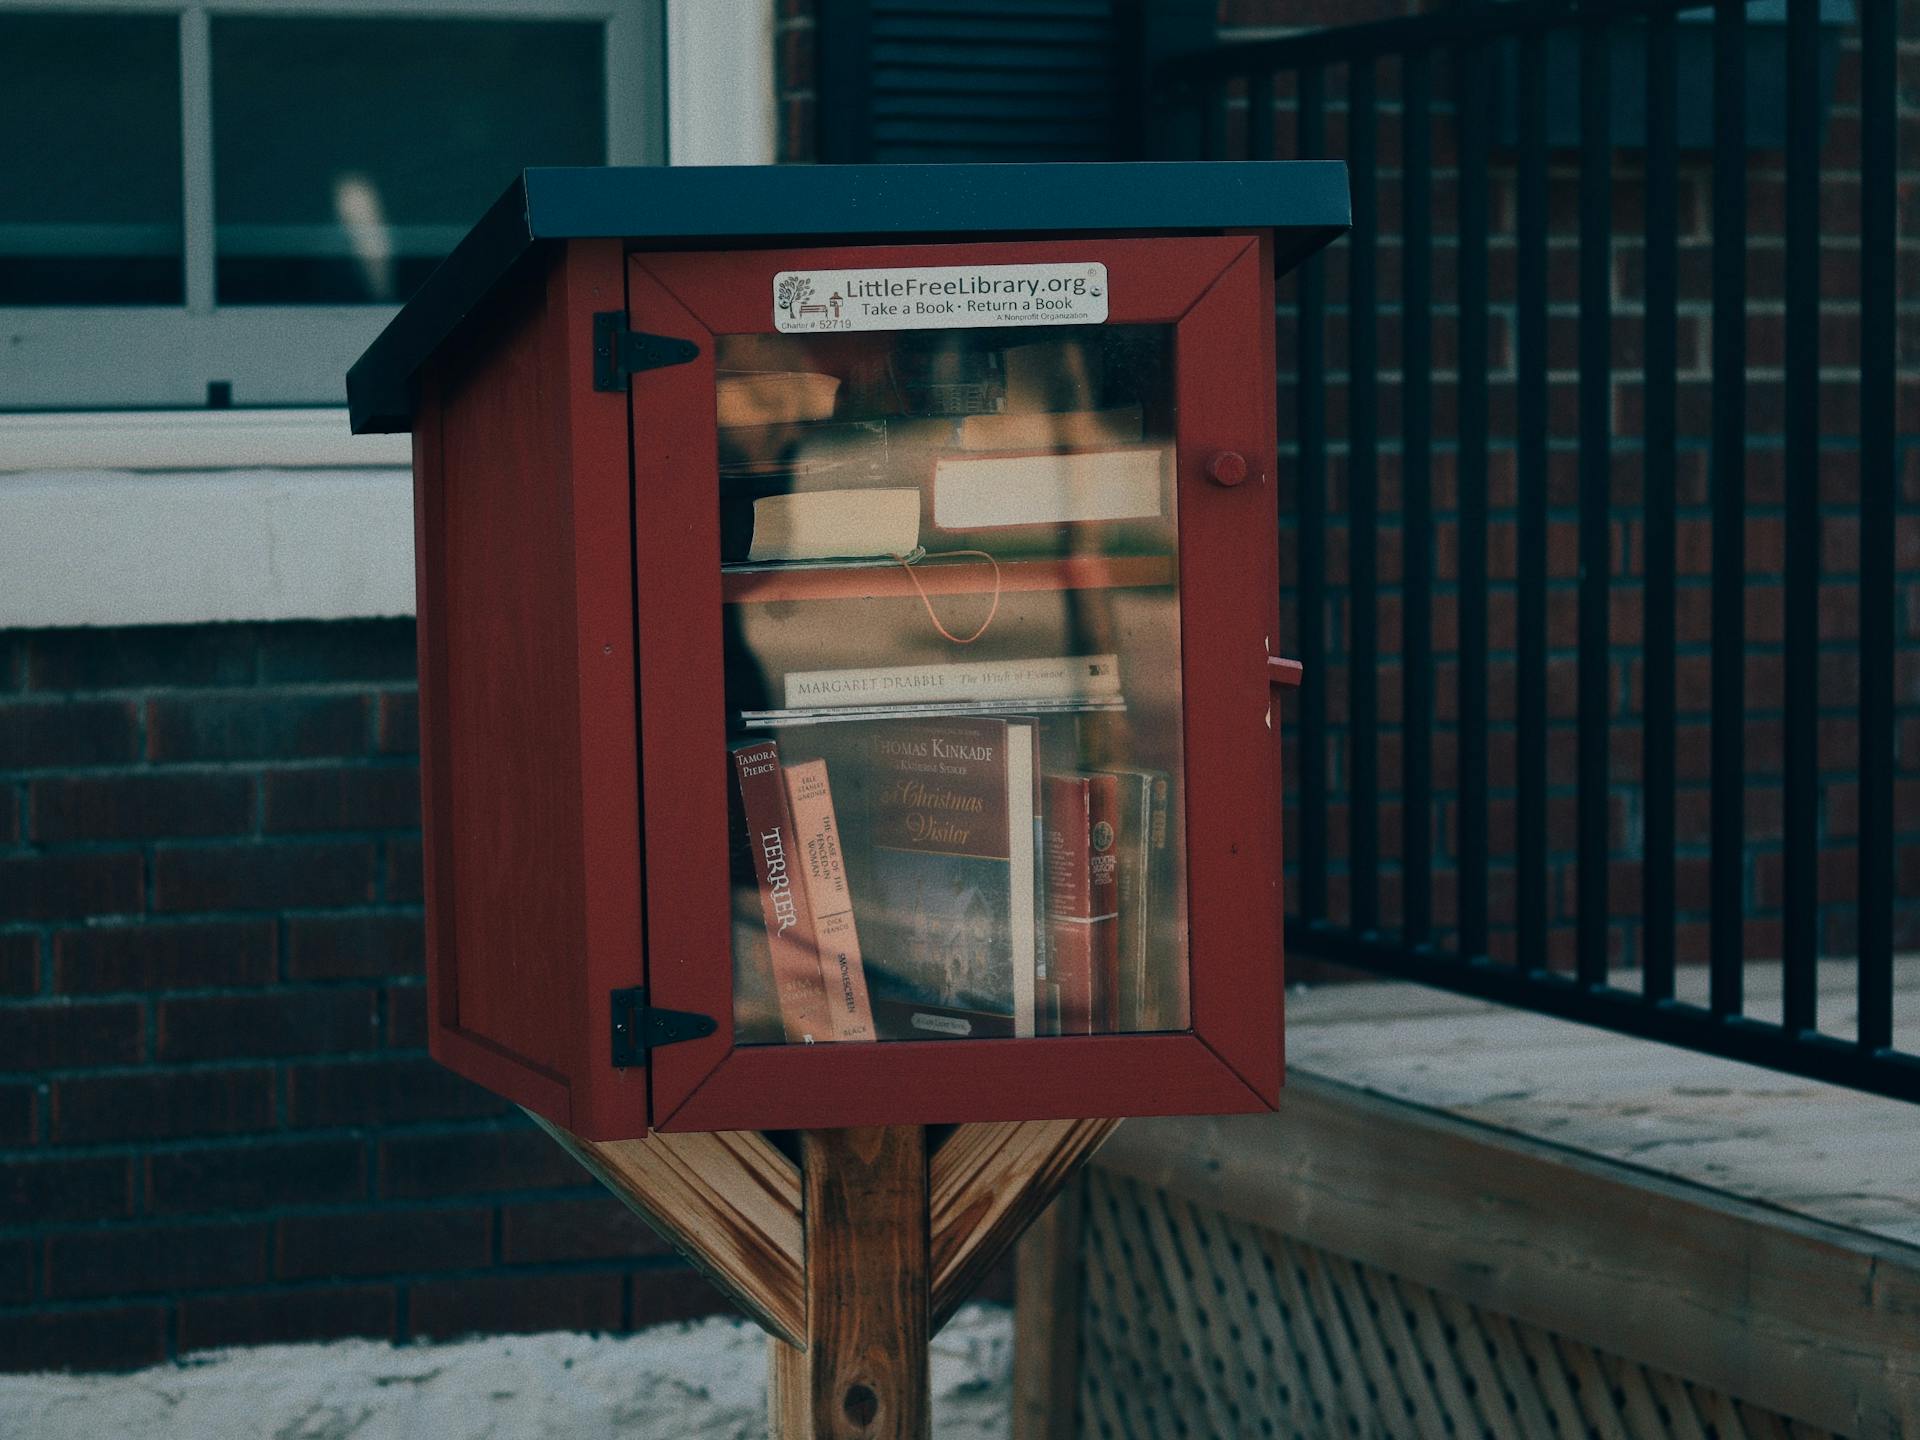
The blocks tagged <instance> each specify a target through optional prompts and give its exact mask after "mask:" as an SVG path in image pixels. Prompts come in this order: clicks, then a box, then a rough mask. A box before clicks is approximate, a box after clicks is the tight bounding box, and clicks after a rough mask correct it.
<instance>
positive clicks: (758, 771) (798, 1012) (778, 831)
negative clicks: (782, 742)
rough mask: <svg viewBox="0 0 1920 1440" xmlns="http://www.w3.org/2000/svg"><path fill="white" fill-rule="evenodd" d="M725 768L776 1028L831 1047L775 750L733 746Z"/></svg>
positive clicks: (770, 745) (765, 745)
mask: <svg viewBox="0 0 1920 1440" xmlns="http://www.w3.org/2000/svg"><path fill="white" fill-rule="evenodd" d="M733 766H734V774H735V776H736V778H737V779H738V782H739V785H740V804H741V809H742V811H743V812H744V814H745V817H746V827H747V848H748V849H749V851H750V852H751V853H752V856H753V869H754V877H755V879H756V880H757V881H758V883H759V887H760V911H761V918H762V919H763V920H764V921H765V923H766V929H767V950H768V956H769V961H770V963H771V967H772V970H773V987H774V993H775V994H776V995H777V996H778V998H779V1004H780V1022H781V1027H782V1029H783V1030H784V1031H785V1033H786V1039H787V1043H788V1044H811V1043H813V1042H814V1041H816V1040H831V1039H832V1038H834V1031H833V1027H832V1022H831V1020H830V1019H829V1016H828V1012H827V991H826V986H825V985H824V984H823V983H822V980H821V972H820V953H819V949H818V946H817V945H816V943H815V940H814V929H813V910H812V907H811V905H810V904H809V903H808V900H807V891H806V885H805V882H804V881H803V880H802V879H801V874H800V861H799V857H798V855H797V853H796V848H795V841H794V833H793V817H792V815H791V813H790V811H789V809H788V805H787V788H786V784H785V781H784V780H783V778H782V776H781V771H780V747H779V746H778V745H777V744H775V743H774V742H773V741H771V740H762V741H759V742H758V743H756V744H752V745H741V746H738V747H736V748H735V749H734V751H733Z"/></svg>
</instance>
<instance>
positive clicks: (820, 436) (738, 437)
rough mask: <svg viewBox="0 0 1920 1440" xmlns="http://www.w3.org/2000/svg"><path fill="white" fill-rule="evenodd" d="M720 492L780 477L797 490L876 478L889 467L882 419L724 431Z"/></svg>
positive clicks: (784, 423)
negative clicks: (828, 480)
mask: <svg viewBox="0 0 1920 1440" xmlns="http://www.w3.org/2000/svg"><path fill="white" fill-rule="evenodd" d="M719 440H720V480H721V493H722V494H723V495H724V494H726V493H727V492H728V490H729V488H730V485H729V482H734V483H743V482H750V481H753V480H755V479H771V478H781V479H787V480H791V481H793V482H795V484H796V487H797V488H811V487H810V486H807V485H805V484H804V483H803V482H809V481H811V480H813V479H815V478H818V477H832V479H833V481H834V483H838V484H844V483H846V482H847V481H849V480H852V481H858V480H861V479H863V478H865V477H867V476H870V475H877V474H878V473H880V471H881V469H882V468H883V467H884V465H885V464H886V459H887V452H888V424H887V422H886V421H884V420H825V421H777V422H775V423H773V424H768V425H734V426H729V427H727V428H725V429H723V430H721V431H720V435H719Z"/></svg>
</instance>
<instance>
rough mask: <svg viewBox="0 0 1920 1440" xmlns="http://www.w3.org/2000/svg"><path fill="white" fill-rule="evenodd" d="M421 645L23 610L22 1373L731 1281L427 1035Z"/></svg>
mask: <svg viewBox="0 0 1920 1440" xmlns="http://www.w3.org/2000/svg"><path fill="white" fill-rule="evenodd" d="M413 666H414V659H413V627H412V625H411V624H410V623H406V622H392V623H389V622H357V623H342V624H283V625H226V626H203V627H194V628H152V629H129V630H105V631H42V632H29V633H21V632H15V633H12V634H4V633H0V1368H6V1369H15V1370H21V1369H35V1368H41V1367H53V1368H78V1369H93V1368H111V1367H124V1366H135V1365H140V1364H145V1363H148V1362H151V1361H156V1360H160V1359H163V1358H165V1357H168V1356H173V1355H179V1354H185V1353H187V1352H190V1351H193V1350H198V1349H202V1348H205V1347H209V1346H217V1345H231V1344H243V1343H260V1342H268V1341H282V1340H312V1339H323V1338H330V1337H334V1336H342V1335H369V1336H376V1337H382V1338H389V1339H394V1340H410V1339H419V1338H432V1339H438V1338H443V1337H449V1336H455V1335H460V1334H464V1333H468V1332H473V1331H483V1332H484V1331H526V1330H544V1329H556V1328H565V1329H582V1330H616V1331H617V1330H626V1329H631V1328H635V1327H639V1326H644V1325H649V1324H653V1323H656V1322H658V1321H661V1320H666V1319H670V1318H675V1317H680V1316H687V1315H696V1314H704V1313H707V1312H709V1311H714V1310H719V1309H722V1308H724V1305H723V1302H721V1301H720V1300H719V1298H718V1296H717V1295H716V1293H715V1292H714V1291H712V1290H711V1289H710V1287H708V1286H707V1284H706V1283H705V1282H704V1281H703V1280H701V1279H700V1278H699V1277H698V1276H696V1275H694V1274H693V1273H691V1272H690V1271H689V1270H688V1269H687V1268H686V1267H685V1266H684V1265H682V1264H681V1263H680V1262H679V1260H678V1259H677V1258H676V1257H674V1256H673V1255H671V1254H670V1253H668V1252H666V1251H665V1250H664V1248H663V1247H662V1246H661V1245H660V1244H659V1242H658V1241H656V1240H655V1239H654V1237H653V1235H652V1233H651V1232H650V1231H649V1230H648V1229H647V1228H646V1227H645V1226H644V1225H642V1224H641V1223H640V1222H639V1221H638V1220H636V1219H634V1218H633V1217H632V1216H630V1215H629V1214H628V1213H627V1212H626V1211H625V1210H624V1209H623V1208H622V1207H621V1206H620V1205H619V1204H618V1203H617V1202H616V1201H614V1200H613V1199H612V1198H611V1197H607V1196H605V1195H604V1194H603V1192H601V1191H600V1190H599V1189H598V1188H597V1187H596V1186H595V1185H594V1184H593V1183H592V1182H591V1181H589V1180H588V1178H587V1176H586V1174H585V1172H583V1171H582V1170H580V1169H579V1167H578V1166H576V1165H575V1164H574V1163H573V1161H572V1160H570V1159H569V1158H568V1157H567V1156H566V1155H565V1154H563V1153H562V1152H561V1151H560V1150H559V1148H558V1147H556V1146H555V1145H554V1144H553V1143H552V1142H551V1141H550V1140H548V1139H547V1138H546V1137H545V1136H544V1135H542V1134H541V1133H540V1132H538V1131H537V1130H535V1129H534V1128H533V1127H532V1126H531V1124H530V1123H529V1122H527V1121H526V1120H525V1119H524V1118H523V1117H522V1116H520V1114H519V1113H518V1112H517V1111H515V1110H512V1109H511V1108H510V1107H508V1106H505V1105H503V1104H502V1103H500V1102H499V1101H497V1100H495V1099H494V1098H493V1097H492V1096H490V1095H488V1094H487V1093H485V1092H484V1091H481V1090H479V1089H477V1088H476V1087H474V1086H472V1085H469V1084H468V1083H467V1082H465V1081H464V1080H461V1079H459V1078H457V1077H455V1076H454V1075H452V1074H451V1073H450V1072H448V1071H444V1070H442V1069H440V1068H439V1067H438V1066H436V1065H435V1064H433V1062H432V1061H431V1060H429V1059H428V1058H427V1055H426V1052H425V1040H424V1033H423V1028H422V1026H423V1017H424V1007H423V999H424V996H423V991H422V985H421V932H420V925H421V921H420V839H419V830H418V826H419V799H418V773H417V768H416V766H417V761H416V758H415V752H416V750H417V748H418V747H417V741H416V718H415V709H414V682H413Z"/></svg>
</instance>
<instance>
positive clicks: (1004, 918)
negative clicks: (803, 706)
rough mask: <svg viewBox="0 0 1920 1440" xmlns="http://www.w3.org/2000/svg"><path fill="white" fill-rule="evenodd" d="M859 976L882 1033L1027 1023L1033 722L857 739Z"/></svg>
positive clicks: (973, 1031) (898, 1035)
mask: <svg viewBox="0 0 1920 1440" xmlns="http://www.w3.org/2000/svg"><path fill="white" fill-rule="evenodd" d="M867 752H868V764H869V766H870V777H869V784H870V789H869V791H868V816H867V820H868V840H869V846H870V854H869V866H868V873H869V875H870V882H869V888H870V889H871V891H872V895H871V897H870V899H869V897H868V896H864V895H863V896H860V897H858V898H859V900H860V903H861V905H862V910H861V914H862V919H863V924H864V922H865V917H866V916H867V915H869V914H871V915H872V916H873V917H874V922H875V923H874V924H873V925H872V926H871V927H870V929H871V934H872V940H871V942H870V944H869V945H868V947H867V974H868V980H869V983H870V984H871V985H872V987H873V1002H874V1015H875V1020H876V1023H877V1024H878V1026H879V1029H880V1033H881V1036H882V1038H886V1039H917V1040H928V1039H939V1038H942V1037H962V1036H992V1035H999V1036H1011V1035H1019V1036H1027V1035H1031V1034H1033V1024H1034V878H1033V877H1034V857H1033V833H1034V827H1033V792H1034V783H1033V766H1034V726H1033V725H1032V723H1031V722H1029V721H1024V720H997V719H946V720H925V721H900V722H896V723H892V724H886V725H876V726H874V727H873V729H872V732H871V733H870V735H869V736H868V738H867Z"/></svg>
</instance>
